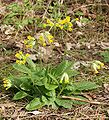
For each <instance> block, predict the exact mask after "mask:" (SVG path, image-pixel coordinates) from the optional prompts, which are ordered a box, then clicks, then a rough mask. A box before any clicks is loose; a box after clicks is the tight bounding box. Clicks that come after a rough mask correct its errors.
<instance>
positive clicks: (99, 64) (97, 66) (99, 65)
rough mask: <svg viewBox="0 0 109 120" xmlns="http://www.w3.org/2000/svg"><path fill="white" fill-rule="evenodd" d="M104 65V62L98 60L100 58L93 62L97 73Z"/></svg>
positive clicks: (93, 67)
mask: <svg viewBox="0 0 109 120" xmlns="http://www.w3.org/2000/svg"><path fill="white" fill-rule="evenodd" d="M103 67H104V63H102V62H100V61H98V60H95V61H94V62H93V63H92V69H93V70H94V73H95V74H97V73H98V70H99V69H101V68H103Z"/></svg>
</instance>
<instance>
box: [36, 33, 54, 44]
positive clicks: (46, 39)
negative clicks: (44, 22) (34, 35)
mask: <svg viewBox="0 0 109 120" xmlns="http://www.w3.org/2000/svg"><path fill="white" fill-rule="evenodd" d="M53 38H54V37H53V36H52V35H51V34H50V33H49V32H48V31H45V32H44V33H41V34H40V36H39V41H38V42H39V44H41V45H42V46H46V45H49V44H51V43H53V41H54V40H53Z"/></svg>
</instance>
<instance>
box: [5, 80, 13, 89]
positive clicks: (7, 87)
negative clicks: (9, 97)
mask: <svg viewBox="0 0 109 120" xmlns="http://www.w3.org/2000/svg"><path fill="white" fill-rule="evenodd" d="M3 86H4V88H6V90H8V89H9V88H10V87H11V86H12V82H11V80H10V79H8V78H4V79H3Z"/></svg>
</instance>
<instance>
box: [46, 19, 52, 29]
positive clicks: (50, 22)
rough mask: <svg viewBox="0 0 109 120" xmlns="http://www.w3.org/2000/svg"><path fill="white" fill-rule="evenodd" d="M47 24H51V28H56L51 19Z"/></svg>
mask: <svg viewBox="0 0 109 120" xmlns="http://www.w3.org/2000/svg"><path fill="white" fill-rule="evenodd" d="M47 24H49V26H51V27H53V26H54V23H53V22H52V21H51V20H50V19H47Z"/></svg>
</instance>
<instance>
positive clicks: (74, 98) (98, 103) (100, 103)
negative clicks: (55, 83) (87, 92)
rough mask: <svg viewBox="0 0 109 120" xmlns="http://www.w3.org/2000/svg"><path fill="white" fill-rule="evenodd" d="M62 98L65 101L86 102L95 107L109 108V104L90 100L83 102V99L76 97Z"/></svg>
mask: <svg viewBox="0 0 109 120" xmlns="http://www.w3.org/2000/svg"><path fill="white" fill-rule="evenodd" d="M62 98H64V99H70V100H77V101H81V102H86V103H90V104H95V105H108V106H109V104H107V103H102V102H96V101H89V100H83V99H80V98H76V97H70V96H62Z"/></svg>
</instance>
